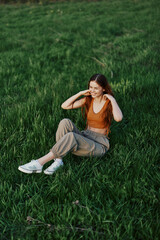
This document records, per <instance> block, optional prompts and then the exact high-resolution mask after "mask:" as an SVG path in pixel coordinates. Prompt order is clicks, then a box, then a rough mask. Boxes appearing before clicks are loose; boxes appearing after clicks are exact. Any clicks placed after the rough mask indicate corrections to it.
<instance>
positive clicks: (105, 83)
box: [81, 74, 114, 135]
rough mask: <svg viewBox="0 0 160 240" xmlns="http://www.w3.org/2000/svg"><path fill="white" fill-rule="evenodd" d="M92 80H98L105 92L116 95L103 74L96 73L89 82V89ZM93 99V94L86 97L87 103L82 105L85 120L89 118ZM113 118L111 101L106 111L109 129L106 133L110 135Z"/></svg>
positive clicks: (106, 121) (105, 115) (105, 118)
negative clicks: (88, 114)
mask: <svg viewBox="0 0 160 240" xmlns="http://www.w3.org/2000/svg"><path fill="white" fill-rule="evenodd" d="M91 81H94V82H96V83H97V84H98V85H99V86H101V87H102V88H103V89H105V91H104V92H103V94H106V93H107V94H110V95H112V96H114V94H113V92H112V89H111V86H110V85H109V83H108V81H107V79H106V77H105V76H104V75H102V74H94V75H93V76H92V77H91V78H90V80H89V82H88V89H89V86H90V82H91ZM91 101H92V97H91V96H87V97H86V102H85V105H84V106H82V109H81V110H82V116H83V118H84V120H86V118H87V113H88V111H89V108H90V105H91ZM112 119H113V114H112V105H111V102H110V101H109V103H108V105H107V110H106V111H105V112H104V121H105V123H106V128H107V131H106V134H107V135H108V134H109V132H110V125H111V122H112Z"/></svg>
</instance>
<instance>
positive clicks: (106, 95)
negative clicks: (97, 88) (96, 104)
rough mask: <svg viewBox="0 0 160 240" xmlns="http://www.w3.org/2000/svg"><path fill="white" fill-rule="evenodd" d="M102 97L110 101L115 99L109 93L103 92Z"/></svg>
mask: <svg viewBox="0 0 160 240" xmlns="http://www.w3.org/2000/svg"><path fill="white" fill-rule="evenodd" d="M103 98H104V99H105V100H107V98H108V99H109V100H110V101H111V102H112V101H113V100H115V98H114V97H113V96H112V95H110V94H107V93H105V94H104V95H103Z"/></svg>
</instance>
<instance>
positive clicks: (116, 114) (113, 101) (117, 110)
mask: <svg viewBox="0 0 160 240" xmlns="http://www.w3.org/2000/svg"><path fill="white" fill-rule="evenodd" d="M103 98H104V99H105V100H106V99H109V100H110V101H111V104H112V113H113V118H114V120H115V121H116V122H120V121H122V118H123V114H122V112H121V109H120V108H119V106H118V103H117V102H116V99H115V98H114V97H113V96H111V95H110V94H104V95H103Z"/></svg>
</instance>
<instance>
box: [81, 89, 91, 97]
mask: <svg viewBox="0 0 160 240" xmlns="http://www.w3.org/2000/svg"><path fill="white" fill-rule="evenodd" d="M80 93H81V95H84V96H89V95H91V93H90V90H89V89H87V90H84V91H80Z"/></svg>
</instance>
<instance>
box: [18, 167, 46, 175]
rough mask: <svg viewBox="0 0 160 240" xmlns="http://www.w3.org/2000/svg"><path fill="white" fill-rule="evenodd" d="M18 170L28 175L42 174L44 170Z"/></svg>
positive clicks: (20, 168) (19, 168)
mask: <svg viewBox="0 0 160 240" xmlns="http://www.w3.org/2000/svg"><path fill="white" fill-rule="evenodd" d="M18 170H19V171H21V172H23V173H28V174H31V173H41V172H42V170H27V169H24V168H22V167H18Z"/></svg>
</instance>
